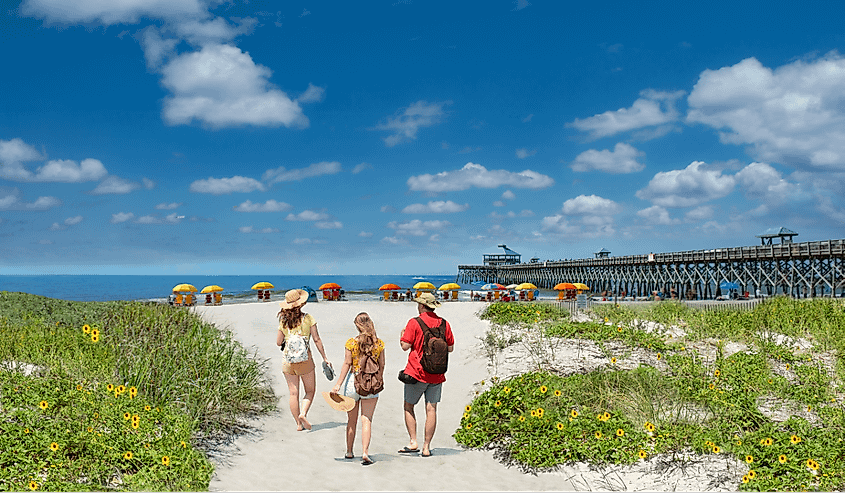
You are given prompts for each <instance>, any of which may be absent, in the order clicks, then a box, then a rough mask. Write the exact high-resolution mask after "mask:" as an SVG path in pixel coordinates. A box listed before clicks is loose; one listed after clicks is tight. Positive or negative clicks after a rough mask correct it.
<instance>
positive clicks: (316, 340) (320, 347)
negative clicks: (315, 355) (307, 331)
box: [311, 324, 329, 361]
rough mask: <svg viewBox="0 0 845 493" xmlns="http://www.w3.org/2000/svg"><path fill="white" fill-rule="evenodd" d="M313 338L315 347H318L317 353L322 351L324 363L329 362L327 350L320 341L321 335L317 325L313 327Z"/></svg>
mask: <svg viewBox="0 0 845 493" xmlns="http://www.w3.org/2000/svg"><path fill="white" fill-rule="evenodd" d="M311 337H313V338H314V345H315V346H317V351H320V356H322V357H323V361H328V360H329V359H328V358H326V350H325V349H324V348H323V341H322V339H320V334H319V333H318V332H317V324H314V325H312V326H311Z"/></svg>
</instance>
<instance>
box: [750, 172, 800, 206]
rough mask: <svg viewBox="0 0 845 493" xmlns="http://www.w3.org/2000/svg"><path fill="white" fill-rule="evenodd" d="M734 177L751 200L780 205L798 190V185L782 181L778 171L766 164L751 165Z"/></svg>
mask: <svg viewBox="0 0 845 493" xmlns="http://www.w3.org/2000/svg"><path fill="white" fill-rule="evenodd" d="M734 176H735V178H736V181H737V183H739V184H740V185H741V186H742V187H743V189H744V190H745V196H746V197H747V198H749V199H753V200H762V201H765V202H767V203H779V202H781V203H782V202H786V201H787V200H788V199H789V198H790V197H791V196H792V195H793V193H795V192H796V191H797V190H798V185H796V184H794V183H789V182H788V181H786V180H785V179H783V177H782V176H781V173H780V171H778V170H776V169H775V168H773V167H771V166H770V165H768V164H766V163H751V164H749V165H748V166H746V167H745V168H743V169H741V170H740V171H739V172H738V173H737V174H736V175H734Z"/></svg>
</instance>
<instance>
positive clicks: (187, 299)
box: [185, 294, 194, 306]
mask: <svg viewBox="0 0 845 493" xmlns="http://www.w3.org/2000/svg"><path fill="white" fill-rule="evenodd" d="M185 306H194V295H192V294H186V295H185Z"/></svg>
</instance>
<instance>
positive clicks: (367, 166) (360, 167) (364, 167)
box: [352, 163, 373, 175]
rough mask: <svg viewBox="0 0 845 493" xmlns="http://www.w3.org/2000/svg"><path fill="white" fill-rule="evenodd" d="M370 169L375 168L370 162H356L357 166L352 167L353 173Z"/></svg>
mask: <svg viewBox="0 0 845 493" xmlns="http://www.w3.org/2000/svg"><path fill="white" fill-rule="evenodd" d="M368 169H373V165H372V164H370V163H361V164H356V165H355V167H354V168H352V174H353V175H357V174H358V173H360V172H362V171H364V170H368Z"/></svg>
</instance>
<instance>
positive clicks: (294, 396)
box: [284, 373, 302, 431]
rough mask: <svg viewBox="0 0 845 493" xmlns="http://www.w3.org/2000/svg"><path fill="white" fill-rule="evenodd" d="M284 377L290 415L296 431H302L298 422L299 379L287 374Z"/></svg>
mask: <svg viewBox="0 0 845 493" xmlns="http://www.w3.org/2000/svg"><path fill="white" fill-rule="evenodd" d="M284 375H285V381H286V382H287V383H288V394H289V397H288V400H289V401H290V413H291V414H293V419H294V421H296V431H302V423H300V422H299V377H298V376H297V375H289V374H287V373H285V374H284Z"/></svg>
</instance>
